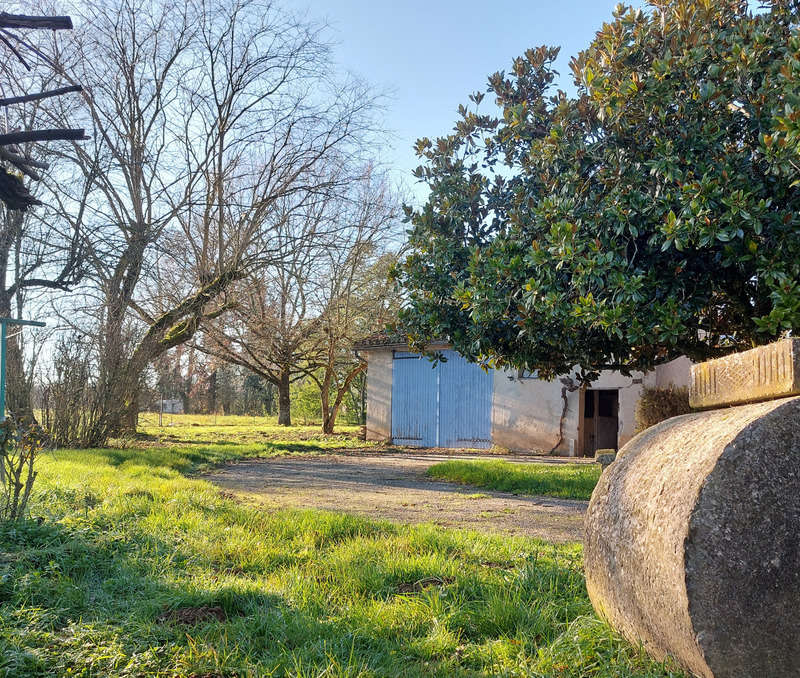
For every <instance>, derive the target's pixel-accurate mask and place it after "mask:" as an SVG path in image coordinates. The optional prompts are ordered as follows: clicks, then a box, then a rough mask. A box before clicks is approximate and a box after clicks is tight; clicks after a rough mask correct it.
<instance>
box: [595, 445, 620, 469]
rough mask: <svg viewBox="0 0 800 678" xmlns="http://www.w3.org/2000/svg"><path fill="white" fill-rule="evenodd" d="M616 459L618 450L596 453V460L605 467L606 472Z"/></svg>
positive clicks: (598, 451)
mask: <svg viewBox="0 0 800 678" xmlns="http://www.w3.org/2000/svg"><path fill="white" fill-rule="evenodd" d="M616 458H617V451H616V450H597V452H595V453H594V460H595V461H596V462H597V463H598V464H600V466H602V467H603V470H604V471H605V469H606V467H607V466H609V465H610V464H611V463H612V462H613V461H614V460H615V459H616Z"/></svg>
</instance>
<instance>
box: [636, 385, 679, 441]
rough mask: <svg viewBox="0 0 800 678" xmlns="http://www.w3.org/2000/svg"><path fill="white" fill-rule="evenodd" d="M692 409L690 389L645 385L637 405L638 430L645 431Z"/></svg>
mask: <svg viewBox="0 0 800 678" xmlns="http://www.w3.org/2000/svg"><path fill="white" fill-rule="evenodd" d="M691 411H692V408H691V407H689V389H688V388H686V387H685V386H684V387H681V388H676V387H674V386H670V387H669V388H650V387H647V386H645V388H644V390H643V391H642V396H641V398H639V403H638V405H637V406H636V430H637V432H638V431H644V430H645V429H646V428H650V427H651V426H655V425H656V424H658V423H659V422H661V421H664V420H665V419H669V418H671V417H677V416H678V415H681V414H688V413H689V412H691Z"/></svg>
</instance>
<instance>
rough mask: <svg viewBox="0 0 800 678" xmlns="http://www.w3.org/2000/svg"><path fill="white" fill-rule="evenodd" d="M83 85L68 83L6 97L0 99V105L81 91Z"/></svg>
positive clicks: (21, 102)
mask: <svg viewBox="0 0 800 678" xmlns="http://www.w3.org/2000/svg"><path fill="white" fill-rule="evenodd" d="M82 91H83V87H81V86H80V85H69V86H68V87H59V88H58V89H51V90H48V91H46V92H38V93H36V94H25V95H22V96H18V97H6V98H5V99H0V107H2V106H11V105H12V104H24V103H27V102H29V101H39V100H40V99H49V98H50V97H60V96H61V95H62V94H69V93H70V92H82Z"/></svg>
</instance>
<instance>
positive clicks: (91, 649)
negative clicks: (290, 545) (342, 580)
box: [0, 522, 378, 677]
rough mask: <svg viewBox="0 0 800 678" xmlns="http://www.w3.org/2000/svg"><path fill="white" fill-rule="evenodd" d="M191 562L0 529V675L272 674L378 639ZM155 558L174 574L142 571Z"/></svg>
mask: <svg viewBox="0 0 800 678" xmlns="http://www.w3.org/2000/svg"><path fill="white" fill-rule="evenodd" d="M196 558H197V554H194V553H188V552H186V551H184V550H182V549H180V548H177V549H176V547H175V545H174V544H169V543H167V542H164V541H162V540H160V539H156V538H153V537H152V536H150V535H148V536H147V537H146V538H145V537H143V536H142V535H139V536H138V538H137V540H136V541H135V542H134V541H127V540H125V539H121V538H120V537H119V535H116V534H104V533H102V532H97V531H96V530H95V529H87V528H86V527H84V526H73V527H64V526H61V525H56V524H42V525H39V524H37V523H36V522H25V523H19V524H17V525H13V526H8V525H6V526H0V622H1V624H0V625H1V626H2V630H0V675H7V676H52V675H86V669H87V667H89V666H91V668H92V671H91V672H90V673H91V675H95V673H97V674H101V675H116V674H117V672H118V671H120V670H121V669H122V668H123V667H124V668H125V672H126V675H155V674H158V675H171V676H172V675H174V676H176V677H177V676H196V675H209V676H211V675H214V676H217V675H219V676H227V675H238V670H240V669H245V667H252V666H258V667H260V669H263V670H265V671H268V672H269V674H270V675H272V673H273V672H277V674H278V675H284V674H285V673H290V672H292V671H293V669H295V668H296V667H297V666H302V665H303V664H307V665H312V666H313V665H316V666H325V665H329V664H331V663H332V662H341V664H342V665H343V666H345V665H348V664H352V663H353V662H354V660H357V663H359V664H361V665H363V666H366V665H367V664H368V663H369V661H368V656H369V654H370V648H373V647H374V646H375V644H376V643H377V642H378V641H377V640H373V639H370V636H369V634H368V633H364V632H359V634H358V638H356V637H355V635H354V634H353V633H352V632H347V631H346V630H345V629H343V628H341V625H340V624H338V623H329V622H322V621H319V620H318V619H316V618H314V617H312V616H310V615H309V614H307V613H306V612H303V611H301V610H299V609H297V607H296V606H293V605H292V604H290V603H289V602H287V601H286V600H285V599H284V598H283V597H282V596H280V595H277V594H273V593H268V592H264V591H262V590H259V588H258V587H257V586H255V585H254V584H253V583H252V582H250V581H248V580H247V578H246V577H245V578H243V577H241V576H238V577H227V578H226V577H224V576H220V577H219V578H217V579H216V580H215V578H213V577H212V578H211V579H208V578H206V577H203V578H201V579H199V580H198V578H195V577H192V576H191V565H192V561H193V560H195V559H196ZM158 561H163V562H165V563H166V562H169V563H170V565H171V566H172V568H177V569H178V570H179V571H180V570H182V569H183V568H184V567H185V568H186V570H185V571H182V572H181V575H182V576H183V577H184V578H183V580H182V581H178V582H176V581H170V580H169V579H168V578H167V576H161V575H160V573H159V572H157V571H154V569H153V566H154V565H157V563H158ZM289 564H292V563H290V562H288V561H287V562H284V563H283V565H289ZM173 573H174V572H173ZM209 610H211V612H210V613H209ZM193 612H195V613H196V614H192V613H193ZM183 620H192V621H194V622H196V623H182V621H183ZM362 651H363V654H364V656H363V657H361V658H360V659H359V655H360V654H361V652H362ZM298 662H299V664H298ZM259 675H261V674H260V673H259Z"/></svg>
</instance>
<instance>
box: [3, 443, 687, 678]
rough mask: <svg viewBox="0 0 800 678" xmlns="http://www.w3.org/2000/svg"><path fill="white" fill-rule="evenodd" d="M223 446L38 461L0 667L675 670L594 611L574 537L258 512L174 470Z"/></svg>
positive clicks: (14, 671)
mask: <svg viewBox="0 0 800 678" xmlns="http://www.w3.org/2000/svg"><path fill="white" fill-rule="evenodd" d="M219 454H222V452H220V451H218V450H214V449H206V452H205V453H203V452H201V451H198V450H197V449H190V450H181V449H179V448H145V449H138V450H134V449H125V450H84V451H80V452H76V451H68V450H63V451H59V452H56V453H50V454H47V455H46V456H45V457H44V458H43V459H42V465H41V470H40V473H41V475H40V478H39V481H38V487H37V490H36V496H35V498H34V502H33V507H32V515H33V517H34V518H36V517H38V518H40V519H43V520H42V522H41V524H39V523H38V522H37V521H36V520H31V521H29V522H27V523H23V524H20V525H14V526H5V527H2V528H1V529H0V676H9V677H10V676H76V675H77V676H165V677H166V676H177V677H184V678H188V677H189V676H225V677H233V676H242V677H244V676H284V675H290V676H363V677H367V676H400V675H402V676H412V677H413V676H485V675H507V676H518V675H519V676H522V675H525V676H528V675H530V676H569V677H572V678H578V677H579V676H580V677H584V676H598V677H603V678H607V677H608V678H610V677H612V676H613V677H620V678H633V677H637V678H645V677H648V678H656V677H666V676H673V677H674V676H680V675H682V674H680V673H678V672H677V671H675V670H672V669H670V668H669V667H665V666H662V665H661V664H657V663H655V662H652V661H650V660H649V659H647V657H646V656H645V655H643V654H642V653H641V652H640V651H639V650H638V649H636V648H633V647H631V646H630V645H628V644H626V643H625V642H623V641H621V640H620V639H619V638H618V637H617V636H615V635H614V634H613V633H611V632H610V631H609V630H608V628H607V627H606V626H605V625H604V624H602V623H600V622H599V621H598V620H597V619H596V617H595V616H594V615H593V613H592V610H591V606H590V604H589V601H588V598H587V595H586V590H585V586H584V581H583V576H582V572H581V549H580V546H578V545H561V546H554V545H551V544H546V543H543V542H540V541H536V540H532V539H522V538H509V537H501V536H488V535H482V534H477V533H469V532H461V531H448V530H442V529H438V528H435V527H433V526H417V527H404V526H398V525H394V524H390V523H384V522H375V521H369V520H365V519H362V518H357V517H353V516H348V515H343V514H337V513H330V512H319V511H299V510H280V511H259V510H258V509H256V508H253V507H250V506H246V505H242V504H239V503H237V502H235V501H233V500H231V499H228V498H226V497H225V496H224V495H222V494H221V493H220V492H219V491H218V490H216V489H215V488H214V487H213V486H212V485H210V484H209V483H207V482H205V481H202V480H197V479H192V478H187V477H186V476H185V475H184V474H185V473H186V472H187V471H192V470H195V469H196V468H198V466H202V465H204V464H210V463H214V462H216V461H217V460H218V459H219V456H218V455H219ZM204 455H205V456H204Z"/></svg>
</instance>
